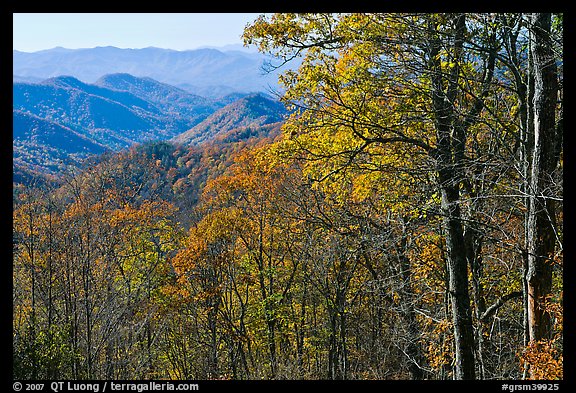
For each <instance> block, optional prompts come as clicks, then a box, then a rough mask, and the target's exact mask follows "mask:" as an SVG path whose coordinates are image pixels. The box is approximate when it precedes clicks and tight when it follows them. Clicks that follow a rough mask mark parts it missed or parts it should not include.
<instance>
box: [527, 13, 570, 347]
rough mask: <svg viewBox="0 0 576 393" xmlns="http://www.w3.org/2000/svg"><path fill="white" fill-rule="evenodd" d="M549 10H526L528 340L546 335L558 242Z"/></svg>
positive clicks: (557, 127)
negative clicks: (529, 83)
mask: <svg viewBox="0 0 576 393" xmlns="http://www.w3.org/2000/svg"><path fill="white" fill-rule="evenodd" d="M551 21H552V17H551V14H549V13H534V14H531V15H530V37H531V38H530V54H531V58H532V62H531V64H530V67H531V68H530V71H531V74H532V75H533V78H534V99H533V102H532V106H531V112H532V113H531V114H532V116H531V118H532V121H533V129H534V138H533V143H534V147H533V152H532V164H531V173H530V188H529V200H530V203H529V216H528V223H527V227H528V231H527V234H528V270H527V271H526V282H527V286H528V332H529V340H530V341H534V342H537V341H539V340H545V339H549V338H551V330H552V325H551V319H550V314H549V313H548V312H547V311H546V308H545V306H544V303H545V301H546V297H547V296H548V295H549V294H550V292H551V288H552V267H553V263H554V261H555V252H556V244H557V232H556V208H555V206H556V201H555V195H554V194H553V189H554V171H555V170H556V168H557V166H558V162H559V159H560V157H559V154H558V153H559V152H558V146H559V144H560V143H561V132H562V118H560V119H559V120H557V112H558V104H557V103H558V72H557V66H556V61H557V57H556V54H555V53H554V47H555V45H554V43H553V42H552V38H551V37H552V35H551Z"/></svg>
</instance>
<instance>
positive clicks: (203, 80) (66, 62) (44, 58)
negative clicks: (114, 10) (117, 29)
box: [12, 46, 279, 93]
mask: <svg viewBox="0 0 576 393" xmlns="http://www.w3.org/2000/svg"><path fill="white" fill-rule="evenodd" d="M12 59H13V74H14V75H18V77H19V78H30V77H34V78H43V79H46V78H50V77H56V76H60V75H70V76H73V77H75V78H77V79H79V80H81V81H84V82H85V83H93V82H96V81H97V80H98V79H99V78H100V77H101V76H103V75H106V74H115V73H128V74H131V75H134V76H137V77H150V78H153V79H155V80H157V81H160V82H164V83H168V84H171V85H179V84H187V85H189V86H194V87H195V88H196V89H204V90H206V89H207V88H210V87H214V88H218V89H219V90H221V91H225V90H226V89H227V91H225V92H226V93H229V92H232V91H239V92H252V91H269V90H270V89H271V88H272V89H273V90H274V89H279V86H278V82H277V81H278V72H279V71H278V72H272V73H265V72H264V71H263V65H264V64H265V63H266V62H267V61H270V60H271V59H269V58H267V57H266V56H264V55H263V54H260V53H255V52H249V51H241V50H229V51H226V50H224V51H221V50H218V49H214V48H202V49H195V50H186V51H177V50H172V49H162V48H156V47H148V48H142V49H121V48H117V47H113V46H104V47H95V48H86V49H66V48H53V49H47V50H42V51H38V52H20V51H17V50H14V51H13V54H12Z"/></svg>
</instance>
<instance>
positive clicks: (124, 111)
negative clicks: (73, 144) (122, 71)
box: [13, 75, 222, 150]
mask: <svg viewBox="0 0 576 393" xmlns="http://www.w3.org/2000/svg"><path fill="white" fill-rule="evenodd" d="M221 106H222V105H220V104H218V103H217V102H212V101H208V100H206V99H203V98H201V97H198V96H195V95H192V94H190V93H187V92H185V91H183V90H180V89H177V88H175V87H172V86H168V85H166V84H163V83H160V82H156V81H154V80H152V79H149V78H148V79H140V78H135V77H133V76H131V75H109V76H105V77H102V78H101V79H100V80H99V81H98V83H96V84H86V83H84V82H81V81H80V80H78V79H76V78H73V77H70V76H60V77H56V78H50V79H48V80H45V81H43V82H41V83H14V84H13V108H14V110H15V111H20V112H24V113H30V114H32V115H35V116H37V117H39V118H41V119H45V120H47V121H50V122H53V123H56V124H59V125H62V126H64V127H67V128H70V129H72V130H74V131H76V132H77V133H79V134H81V135H84V136H86V137H88V138H90V139H91V140H93V141H95V142H97V143H100V144H102V145H104V146H107V147H108V148H110V149H113V150H114V149H119V148H122V147H127V146H129V145H131V144H133V143H136V142H143V141H145V140H151V139H168V138H171V137H173V136H175V135H178V134H180V133H181V132H183V131H184V130H187V129H189V128H190V127H192V126H194V125H195V124H197V123H198V122H200V121H201V120H203V119H204V118H206V117H207V116H208V115H209V114H210V113H212V112H214V111H215V110H216V109H218V108H219V107H221Z"/></svg>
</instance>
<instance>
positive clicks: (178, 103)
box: [94, 73, 223, 121]
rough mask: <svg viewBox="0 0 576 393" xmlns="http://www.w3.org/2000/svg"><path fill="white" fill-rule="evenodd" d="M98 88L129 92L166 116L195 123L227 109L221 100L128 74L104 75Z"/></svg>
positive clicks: (99, 80)
mask: <svg viewBox="0 0 576 393" xmlns="http://www.w3.org/2000/svg"><path fill="white" fill-rule="evenodd" d="M94 85H95V86H99V87H104V88H107V89H113V90H121V91H127V92H129V93H131V94H133V95H134V96H136V97H138V98H140V99H142V100H145V101H148V102H153V103H154V105H155V106H156V107H157V108H158V109H159V110H160V111H161V112H162V113H163V114H164V115H167V116H175V117H179V118H188V119H190V120H191V121H196V120H197V119H203V118H205V117H206V116H208V115H209V114H211V113H213V112H214V110H215V109H217V108H218V107H220V106H223V105H221V104H219V102H218V101H215V100H212V99H207V98H205V97H201V96H199V95H196V94H191V93H190V92H187V91H185V90H183V89H179V88H177V87H175V86H171V85H168V84H166V83H161V82H158V81H156V80H154V79H152V78H137V77H135V76H133V75H130V74H125V73H121V74H111V75H104V76H103V77H101V78H100V79H98V80H97V81H96V82H95V83H94Z"/></svg>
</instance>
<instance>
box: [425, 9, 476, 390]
mask: <svg viewBox="0 0 576 393" xmlns="http://www.w3.org/2000/svg"><path fill="white" fill-rule="evenodd" d="M465 29H466V26H465V16H464V15H463V14H460V15H455V16H454V32H453V34H454V43H453V48H452V51H453V58H454V59H455V60H457V61H459V60H460V57H461V52H462V45H463V38H464V35H465ZM431 31H432V32H433V33H432V34H433V36H432V38H431V40H430V46H429V61H430V68H431V71H432V72H431V82H432V108H433V115H434V122H435V124H434V125H435V128H436V141H437V148H436V151H435V152H434V153H433V154H434V158H435V159H436V170H437V174H438V184H439V189H440V193H441V196H442V199H441V212H442V216H443V230H444V237H445V241H446V254H447V255H446V256H447V267H448V292H449V296H450V303H451V308H452V323H453V333H454V352H455V358H456V359H455V360H456V362H455V369H454V379H475V377H476V375H475V362H474V333H473V327H472V315H471V310H470V294H469V292H468V264H467V260H466V247H465V242H464V228H463V225H462V213H461V211H460V191H459V189H460V183H461V176H460V172H461V170H462V165H463V162H462V160H463V151H460V150H461V149H463V147H464V143H465V140H464V138H465V130H464V129H457V127H456V124H455V123H456V121H455V115H454V103H455V100H456V92H457V89H458V78H459V66H458V63H457V62H456V63H455V64H456V65H455V66H454V67H452V70H451V72H450V74H449V75H446V74H445V72H444V70H443V69H442V66H441V60H440V53H441V48H442V44H441V40H440V38H439V37H438V36H435V35H434V34H436V33H435V31H436V28H435V27H434V26H431ZM445 86H446V87H445ZM445 89H446V90H445Z"/></svg>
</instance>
